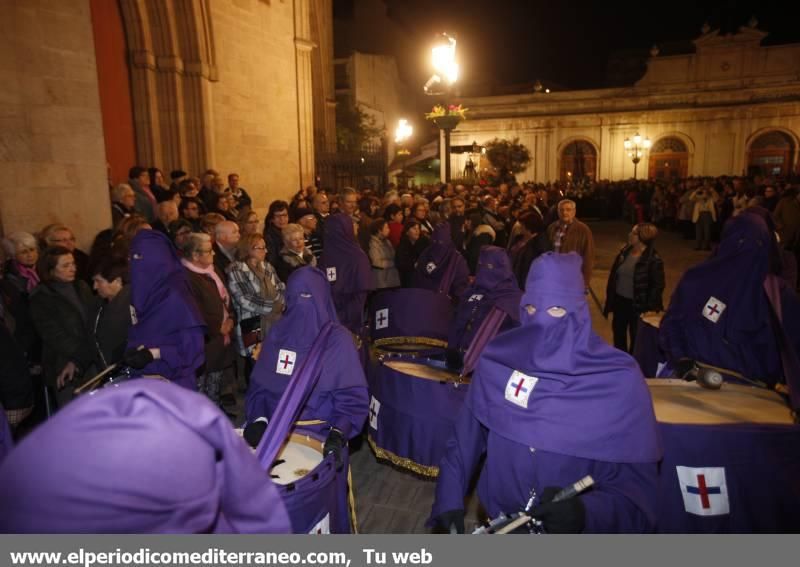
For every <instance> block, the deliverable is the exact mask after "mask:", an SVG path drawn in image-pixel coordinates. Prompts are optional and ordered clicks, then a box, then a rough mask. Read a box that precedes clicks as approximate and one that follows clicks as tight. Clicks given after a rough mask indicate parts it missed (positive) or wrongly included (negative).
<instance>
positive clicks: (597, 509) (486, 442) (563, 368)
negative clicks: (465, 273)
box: [432, 253, 662, 533]
mask: <svg viewBox="0 0 800 567" xmlns="http://www.w3.org/2000/svg"><path fill="white" fill-rule="evenodd" d="M526 290H528V291H526V292H525V294H524V295H523V298H522V302H521V306H520V320H521V323H522V326H521V327H519V328H517V329H513V330H511V331H507V332H505V333H502V334H501V335H499V336H497V337H496V338H495V340H494V341H492V342H491V343H490V344H489V345H488V346H487V347H486V349H485V350H484V352H483V354H482V356H481V358H480V360H479V362H478V366H477V368H476V370H475V374H474V375H473V380H472V384H471V385H470V389H469V392H468V395H467V400H466V404H465V407H464V409H463V410H462V411H461V414H460V416H459V419H458V421H457V423H456V428H455V430H456V434H455V436H454V437H453V438H451V439H450V441H449V443H448V449H447V453H446V455H445V457H444V458H443V459H442V461H441V463H440V465H439V471H440V472H439V479H438V482H437V485H436V500H435V502H434V505H433V512H432V519H433V518H435V517H437V516H438V515H440V514H441V513H443V512H446V511H448V510H454V509H463V508H464V500H463V499H464V495H465V494H466V492H467V490H468V487H469V483H470V479H471V478H472V474H473V471H474V470H475V468H476V467H477V465H478V462H479V460H480V457H481V455H483V454H484V453H485V454H486V462H485V465H484V467H483V470H482V471H481V475H480V479H479V482H478V496H479V498H480V500H481V502H482V504H483V506H484V507H485V508H486V511H487V512H488V513H489V514H490V515H491V516H492V517H494V516H497V515H498V514H499V513H501V512H505V513H513V512H516V511H519V510H521V509H523V508H524V507H525V504H526V502H527V501H528V499H529V498H530V491H531V489H535V490H536V492H537V494H538V495H541V494H542V491H543V490H544V488H545V487H548V486H559V487H563V486H567V485H569V484H572V483H573V482H575V481H577V480H579V479H581V478H582V477H584V476H585V475H587V474H591V475H592V477H593V478H594V481H595V486H594V487H593V488H592V489H591V490H590V491H589V492H586V493H584V494H583V495H581V496H580V498H581V499H582V501H583V503H584V506H585V509H586V518H585V520H586V523H585V527H584V531H585V532H586V533H597V532H650V531H652V530H653V529H654V527H655V520H656V518H655V509H656V485H657V480H658V479H657V463H658V461H659V459H660V458H661V452H662V451H661V446H660V442H659V438H658V433H657V428H656V420H655V416H654V413H653V406H652V401H651V398H650V393H649V391H648V389H647V386H646V384H645V381H644V378H643V377H642V375H641V372H640V371H639V368H638V366H637V365H636V362H635V361H634V360H633V359H632V358H631V357H630V356H629V355H627V354H625V353H623V352H621V351H619V350H616V349H614V348H612V347H611V346H609V345H608V344H606V343H605V342H604V341H603V340H602V339H601V338H600V337H598V336H597V335H596V334H595V333H594V331H593V330H592V323H591V319H590V316H589V308H588V306H587V305H586V299H585V296H584V284H583V278H582V276H581V258H580V256H578V255H577V254H575V253H570V254H553V253H547V254H544V255H542V256H540V257H539V258H538V259H537V260H536V261H535V262H534V263H533V265H532V266H531V270H530V272H529V274H528V280H527V283H526ZM554 307H561V308H562V309H563V310H565V311H566V314H564V315H563V316H561V317H556V316H553V315H551V311H552V309H551V308H554ZM531 311H533V312H531ZM554 313H555V312H554ZM556 314H557V313H556ZM536 504H538V501H535V502H534V506H535V505H536Z"/></svg>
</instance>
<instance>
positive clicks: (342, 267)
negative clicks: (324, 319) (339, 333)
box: [320, 214, 375, 335]
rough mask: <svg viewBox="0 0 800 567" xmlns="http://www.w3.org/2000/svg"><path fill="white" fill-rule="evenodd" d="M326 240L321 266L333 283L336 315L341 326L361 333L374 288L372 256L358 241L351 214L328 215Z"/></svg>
mask: <svg viewBox="0 0 800 567" xmlns="http://www.w3.org/2000/svg"><path fill="white" fill-rule="evenodd" d="M324 241H325V248H324V249H323V250H322V257H321V258H320V268H321V269H322V271H323V272H324V273H325V275H326V277H327V278H328V281H329V282H330V285H331V293H332V295H333V303H334V305H335V306H336V314H337V315H338V316H339V322H340V323H341V324H342V325H344V326H345V327H346V328H348V329H349V330H350V332H351V333H353V334H356V335H358V334H359V333H360V332H361V329H362V327H363V325H364V304H365V303H366V301H367V294H368V293H369V292H370V291H372V290H373V289H375V282H374V278H373V276H372V267H371V266H370V263H369V258H367V255H366V253H365V252H364V251H363V250H362V249H361V247H360V246H359V245H358V242H357V241H356V233H355V225H354V223H353V219H352V218H351V217H350V216H349V215H346V214H336V215H331V216H329V217H328V219H327V220H326V221H325V239H324Z"/></svg>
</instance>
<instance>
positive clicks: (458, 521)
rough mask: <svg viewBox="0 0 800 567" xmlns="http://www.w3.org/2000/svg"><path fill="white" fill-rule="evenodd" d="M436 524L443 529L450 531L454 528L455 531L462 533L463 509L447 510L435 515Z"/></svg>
mask: <svg viewBox="0 0 800 567" xmlns="http://www.w3.org/2000/svg"><path fill="white" fill-rule="evenodd" d="M436 524H437V525H438V526H440V527H442V528H444V529H445V530H447V531H448V532H449V531H452V530H451V528H455V530H456V533H458V534H463V533H464V510H448V511H447V512H443V513H441V514H439V515H438V516H437V517H436Z"/></svg>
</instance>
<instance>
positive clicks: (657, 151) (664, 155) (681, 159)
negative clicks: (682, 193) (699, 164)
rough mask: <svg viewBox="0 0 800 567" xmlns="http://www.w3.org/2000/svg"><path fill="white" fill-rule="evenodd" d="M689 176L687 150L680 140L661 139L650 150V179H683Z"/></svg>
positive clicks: (674, 138)
mask: <svg viewBox="0 0 800 567" xmlns="http://www.w3.org/2000/svg"><path fill="white" fill-rule="evenodd" d="M688 175H689V150H688V149H687V147H686V144H685V143H684V142H683V140H681V139H680V138H676V137H674V136H668V137H666V138H661V139H660V140H658V141H656V143H655V144H653V147H652V148H650V161H649V167H648V177H649V178H650V179H683V178H685V177H688Z"/></svg>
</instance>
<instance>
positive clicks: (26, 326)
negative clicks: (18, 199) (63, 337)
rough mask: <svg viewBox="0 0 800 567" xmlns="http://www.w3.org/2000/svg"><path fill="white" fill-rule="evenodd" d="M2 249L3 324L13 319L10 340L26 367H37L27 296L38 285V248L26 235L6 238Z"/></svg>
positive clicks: (37, 341)
mask: <svg viewBox="0 0 800 567" xmlns="http://www.w3.org/2000/svg"><path fill="white" fill-rule="evenodd" d="M3 245H4V246H3V247H4V249H5V251H6V252H7V257H8V258H9V260H8V261H4V262H3V266H2V267H0V294H2V299H3V301H4V303H5V304H6V305H5V308H6V311H7V316H6V320H10V319H11V318H13V320H14V330H13V332H12V334H13V337H14V339H15V341H16V343H17V344H18V345H19V346H20V347H21V348H22V350H23V351H24V352H25V357H26V359H27V361H28V366H35V365H38V364H39V363H40V358H41V341H40V339H39V336H38V334H37V332H36V327H34V325H33V320H32V319H31V312H30V294H31V292H32V291H33V290H34V288H35V287H36V286H37V285H38V284H39V273H38V272H37V271H36V262H37V261H38V259H39V248H38V247H37V245H36V239H35V238H34V237H33V235H32V234H29V233H27V232H14V233H11V234H9V235H8V236H7V237H6V239H5V240H4V241H3ZM0 256H2V257H3V258H5V257H6V255H0Z"/></svg>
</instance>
